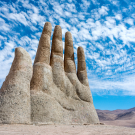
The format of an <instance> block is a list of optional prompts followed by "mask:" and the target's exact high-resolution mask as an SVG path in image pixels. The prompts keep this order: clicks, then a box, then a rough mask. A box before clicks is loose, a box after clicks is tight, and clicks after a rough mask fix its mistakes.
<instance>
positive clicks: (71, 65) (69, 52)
mask: <svg viewBox="0 0 135 135" xmlns="http://www.w3.org/2000/svg"><path fill="white" fill-rule="evenodd" d="M64 69H65V72H67V73H76V67H75V61H74V48H73V39H72V34H71V33H70V32H66V34H65V54H64Z"/></svg>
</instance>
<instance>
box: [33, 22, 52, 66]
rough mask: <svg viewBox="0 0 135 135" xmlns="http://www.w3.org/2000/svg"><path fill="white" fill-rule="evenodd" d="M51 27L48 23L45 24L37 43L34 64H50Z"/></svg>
mask: <svg viewBox="0 0 135 135" xmlns="http://www.w3.org/2000/svg"><path fill="white" fill-rule="evenodd" d="M51 31H52V25H51V23H50V22H46V23H45V25H44V28H43V31H42V35H41V38H40V41H39V45H38V49H37V54H36V57H35V61H34V64H35V63H36V62H42V63H46V64H49V63H50V37H51Z"/></svg>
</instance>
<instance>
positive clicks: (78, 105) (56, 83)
mask: <svg viewBox="0 0 135 135" xmlns="http://www.w3.org/2000/svg"><path fill="white" fill-rule="evenodd" d="M51 31H52V26H51V23H49V22H46V23H45V25H44V28H43V31H42V34H41V38H40V40H39V45H38V49H37V54H36V57H35V61H34V65H33V70H32V63H31V59H30V56H29V55H28V53H27V52H26V51H25V50H24V49H22V48H17V49H16V56H15V59H14V62H13V64H12V67H11V69H10V72H9V75H8V76H7V78H6V80H5V82H4V83H3V86H2V88H1V100H0V122H1V123H30V122H31V123H36V124H37V123H45V124H94V123H99V119H98V116H97V113H96V110H95V108H94V105H93V99H92V94H91V91H90V87H89V83H88V78H87V70H86V62H85V55H84V51H83V48H82V47H79V48H78V50H77V56H78V68H77V70H76V66H75V62H74V49H73V40H72V35H71V33H70V32H66V34H65V53H64V60H63V45H62V29H61V27H60V26H58V25H57V26H55V29H54V33H53V38H52V48H51V52H50V37H51ZM32 71H33V75H32ZM6 92H7V93H6ZM8 114H9V115H8Z"/></svg>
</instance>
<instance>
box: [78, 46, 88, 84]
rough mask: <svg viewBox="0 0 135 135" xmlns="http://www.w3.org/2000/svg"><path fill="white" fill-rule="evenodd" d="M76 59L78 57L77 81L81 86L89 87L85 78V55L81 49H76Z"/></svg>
mask: <svg viewBox="0 0 135 135" xmlns="http://www.w3.org/2000/svg"><path fill="white" fill-rule="evenodd" d="M77 57H78V70H77V76H78V79H79V80H80V82H81V83H82V84H84V85H87V86H89V82H88V78H87V70H86V62H85V55H84V50H83V48H82V47H78V49H77Z"/></svg>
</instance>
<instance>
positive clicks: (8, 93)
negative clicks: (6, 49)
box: [0, 47, 32, 123]
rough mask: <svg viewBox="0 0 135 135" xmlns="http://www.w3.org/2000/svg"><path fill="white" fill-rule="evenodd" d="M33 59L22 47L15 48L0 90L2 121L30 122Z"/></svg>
mask: <svg viewBox="0 0 135 135" xmlns="http://www.w3.org/2000/svg"><path fill="white" fill-rule="evenodd" d="M31 77H32V61H31V58H30V56H29V54H28V53H27V52H26V51H25V50H24V49H23V48H21V47H19V48H16V49H15V58H14V61H13V63H12V66H11V69H10V72H9V74H8V76H7V77H6V80H5V82H4V83H3V85H2V87H1V91H0V123H30V115H31V110H30V80H31Z"/></svg>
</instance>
